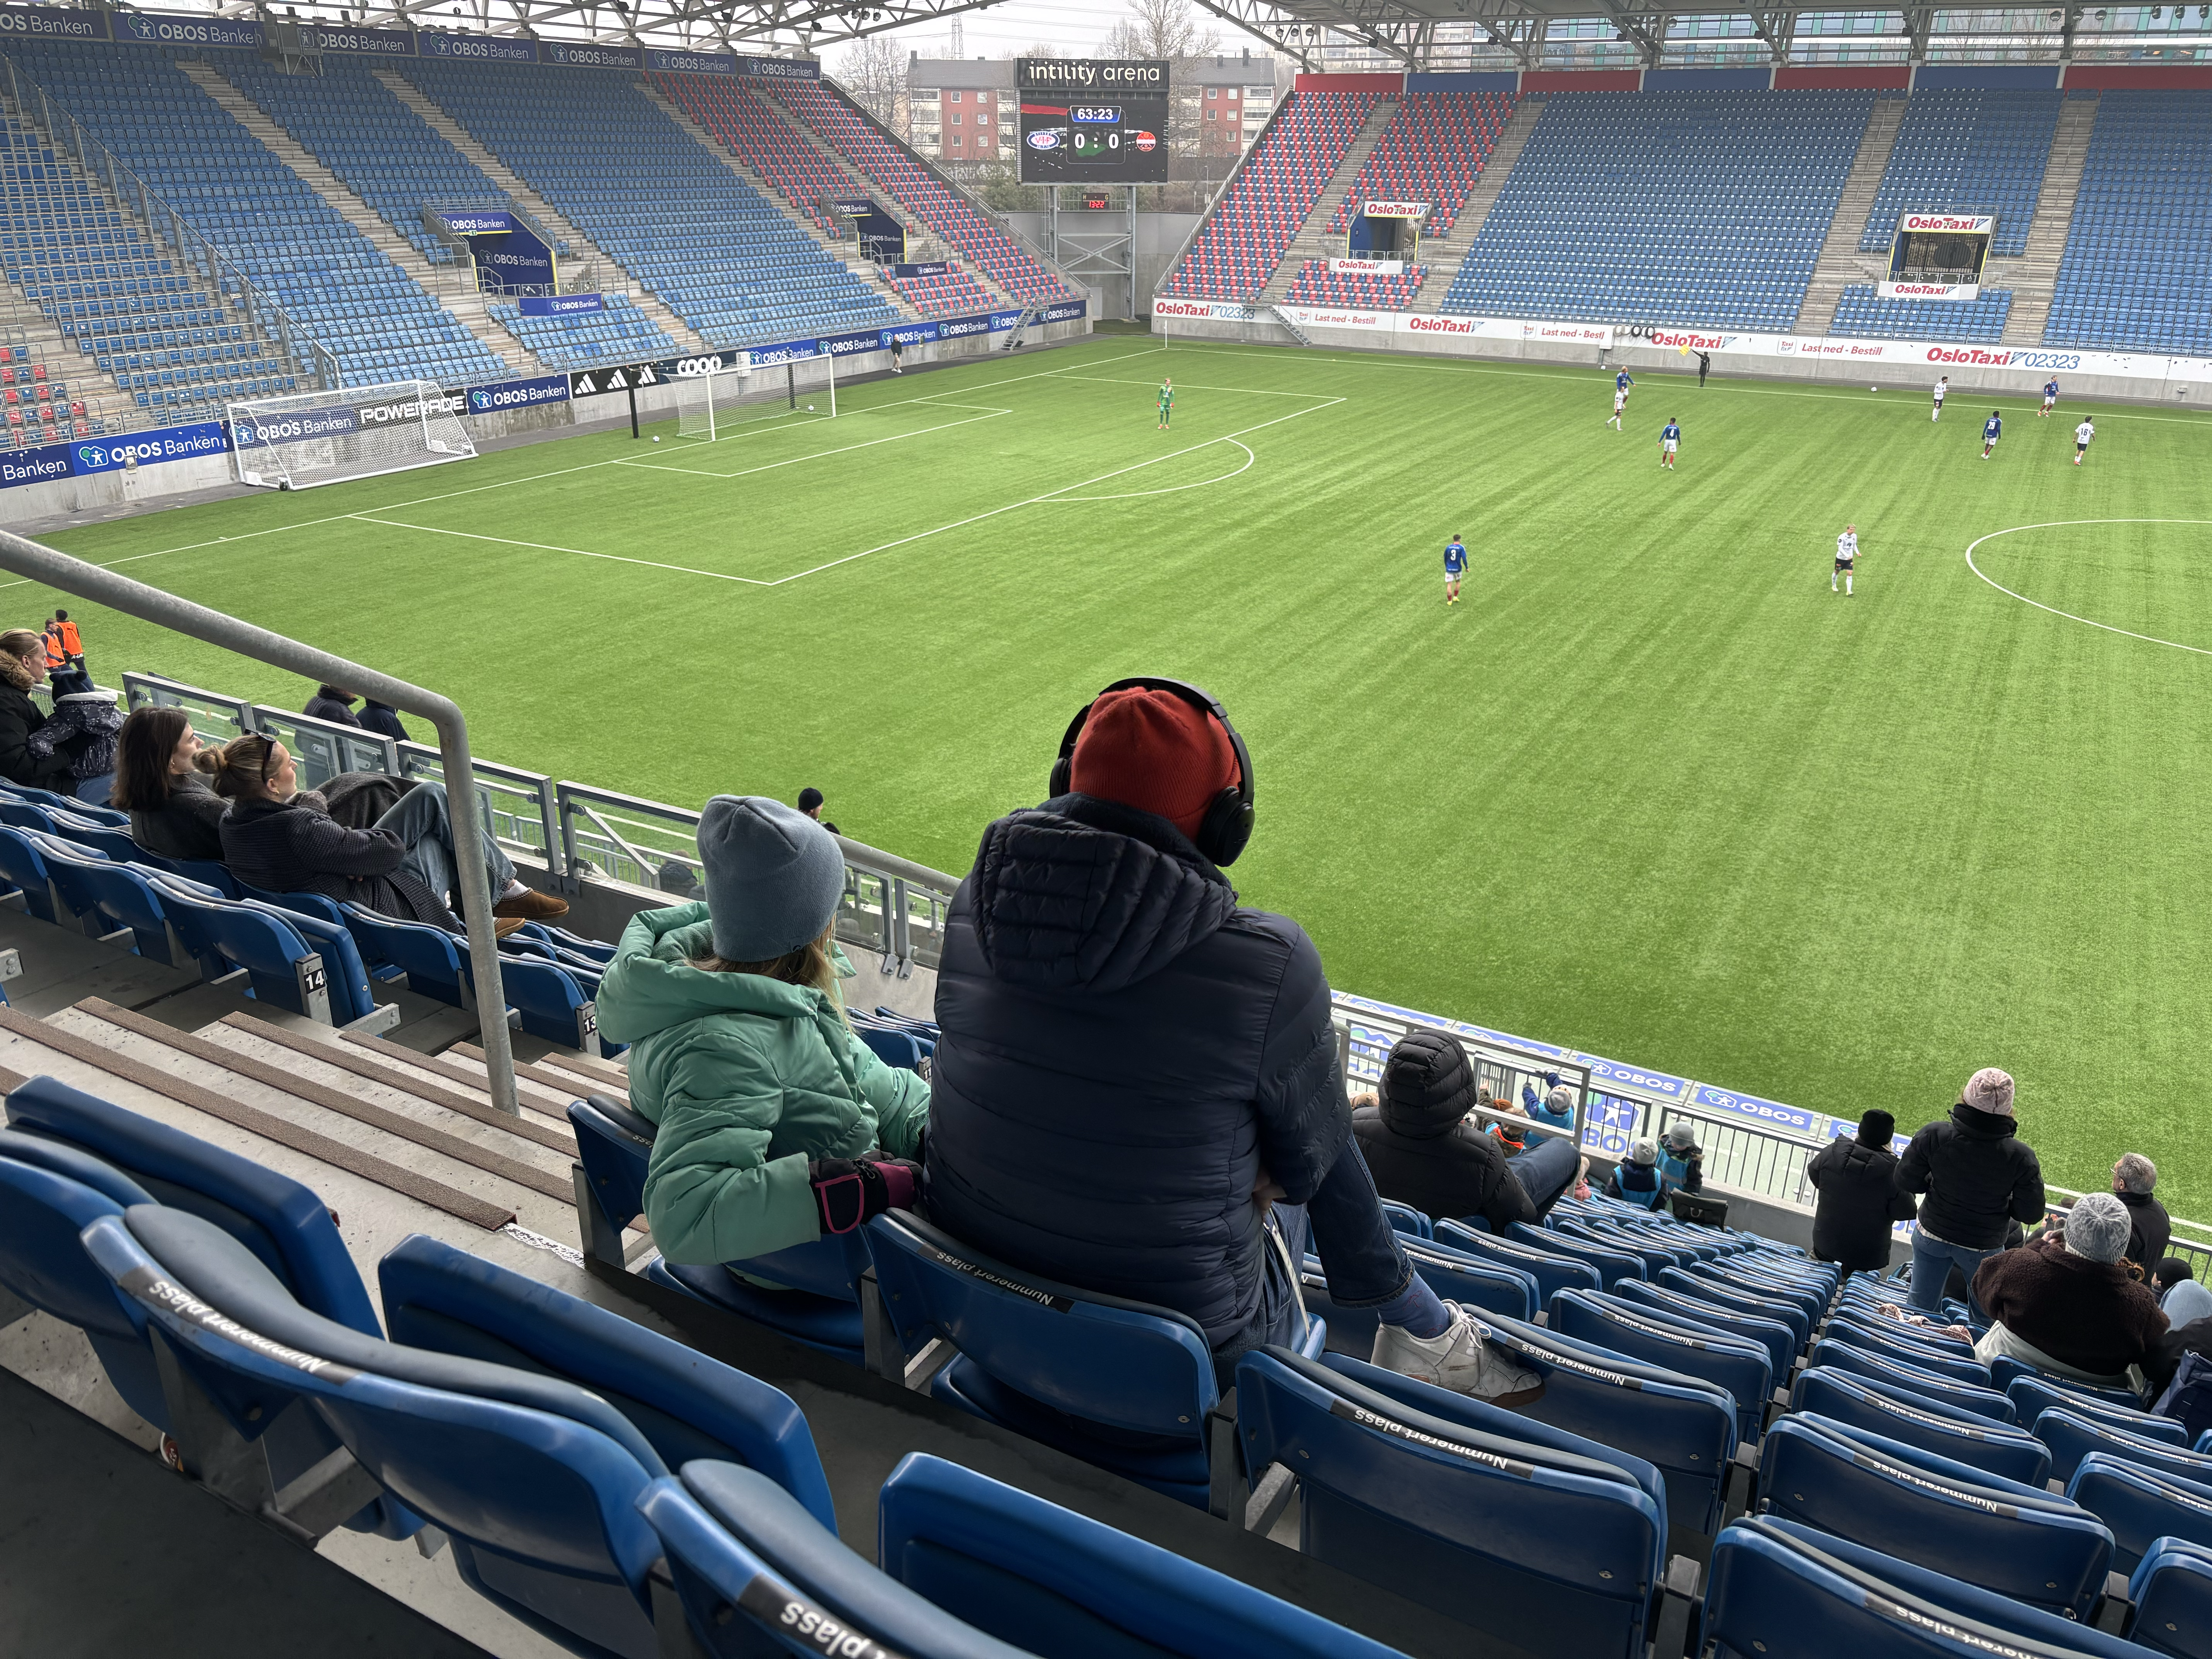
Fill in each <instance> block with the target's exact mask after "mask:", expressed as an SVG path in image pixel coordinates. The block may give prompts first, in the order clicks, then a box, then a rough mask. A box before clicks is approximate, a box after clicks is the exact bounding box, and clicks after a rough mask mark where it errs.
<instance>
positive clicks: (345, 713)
mask: <svg viewBox="0 0 2212 1659" xmlns="http://www.w3.org/2000/svg"><path fill="white" fill-rule="evenodd" d="M355 702H356V698H355V696H354V695H353V693H352V692H350V691H349V690H346V689H345V688H344V687H343V686H339V685H319V686H317V687H316V688H315V695H314V696H312V697H310V698H308V699H307V707H306V708H303V709H301V711H300V712H301V714H305V715H307V717H308V718H309V719H311V720H328V721H329V722H330V723H331V725H333V726H359V725H360V724H361V722H360V720H356V718H355V717H354V712H353V706H354V703H355Z"/></svg>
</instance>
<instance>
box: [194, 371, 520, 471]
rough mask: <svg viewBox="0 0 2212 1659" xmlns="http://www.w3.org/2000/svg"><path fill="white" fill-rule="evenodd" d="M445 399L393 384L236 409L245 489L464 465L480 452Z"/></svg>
mask: <svg viewBox="0 0 2212 1659" xmlns="http://www.w3.org/2000/svg"><path fill="white" fill-rule="evenodd" d="M446 404H447V398H446V395H445V394H444V393H443V392H441V391H440V390H439V389H438V388H437V387H436V386H434V385H432V384H431V383H430V382H429V381H428V380H388V381H386V382H385V383H383V384H382V385H380V386H344V387H342V388H340V389H339V390H337V391H335V392H301V393H299V394H297V395H295V396H293V397H289V398H254V399H252V400H251V401H249V402H246V403H235V404H231V405H230V409H229V414H230V437H231V449H232V453H233V456H234V459H235V462H236V465H237V467H238V481H239V482H240V483H246V484H260V485H262V486H264V487H265V488H267V489H310V488H312V487H313V486H314V485H316V484H326V483H344V482H345V481H346V480H347V479H349V478H374V477H376V476H377V475H378V474H380V473H384V472H398V471H404V470H405V469H406V468H408V467H414V466H435V465H438V464H439V463H440V462H441V461H465V460H467V459H470V458H471V457H472V456H474V455H475V453H477V447H476V445H475V443H474V442H473V441H471V439H470V437H469V433H468V428H466V427H465V426H464V425H462V424H461V417H460V416H459V415H458V414H453V413H449V412H448V411H447V407H446Z"/></svg>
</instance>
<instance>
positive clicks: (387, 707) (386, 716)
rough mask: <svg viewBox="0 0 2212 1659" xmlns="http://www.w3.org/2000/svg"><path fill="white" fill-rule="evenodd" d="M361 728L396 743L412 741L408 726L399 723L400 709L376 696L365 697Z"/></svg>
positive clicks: (360, 718) (363, 699)
mask: <svg viewBox="0 0 2212 1659" xmlns="http://www.w3.org/2000/svg"><path fill="white" fill-rule="evenodd" d="M359 721H360V725H361V729H362V731H364V732H375V733H377V734H378V735H379V736H380V737H386V738H391V739H392V742H394V743H411V742H413V741H414V739H413V738H410V737H409V736H408V735H407V728H406V727H405V726H402V725H401V724H400V723H399V711H398V709H396V708H393V707H392V705H391V704H390V703H388V702H377V700H376V699H375V698H374V697H363V698H362V702H361V714H360V716H359Z"/></svg>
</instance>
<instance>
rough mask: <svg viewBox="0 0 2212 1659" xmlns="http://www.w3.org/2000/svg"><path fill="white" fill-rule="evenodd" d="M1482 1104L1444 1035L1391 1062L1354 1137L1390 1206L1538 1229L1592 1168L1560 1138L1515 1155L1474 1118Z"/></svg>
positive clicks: (1416, 1036)
mask: <svg viewBox="0 0 2212 1659" xmlns="http://www.w3.org/2000/svg"><path fill="white" fill-rule="evenodd" d="M1474 1096H1475V1086H1474V1066H1472V1065H1470V1064H1469V1063H1468V1058H1467V1050H1466V1049H1465V1048H1462V1047H1461V1046H1460V1045H1459V1044H1458V1043H1457V1042H1454V1041H1453V1040H1452V1039H1451V1038H1449V1037H1448V1036H1445V1035H1444V1034H1443V1032H1441V1031H1431V1030H1413V1031H1408V1032H1407V1034H1406V1035H1405V1036H1402V1037H1400V1038H1399V1039H1398V1041H1397V1042H1395V1044H1393V1045H1392V1047H1391V1049H1390V1056H1389V1059H1388V1060H1384V1061H1383V1086H1382V1088H1381V1089H1380V1090H1378V1091H1376V1093H1375V1094H1372V1095H1361V1096H1358V1097H1356V1098H1355V1099H1354V1100H1353V1101H1352V1138H1353V1139H1355V1140H1357V1141H1358V1143H1359V1150H1360V1152H1362V1153H1363V1154H1364V1155H1365V1157H1366V1159H1367V1168H1368V1170H1370V1172H1371V1173H1372V1174H1373V1176H1374V1177H1375V1187H1376V1191H1378V1192H1380V1193H1381V1194H1383V1197H1385V1198H1392V1199H1395V1200H1398V1202H1400V1203H1401V1204H1410V1205H1412V1206H1413V1207H1414V1208H1415V1209H1417V1210H1419V1211H1420V1212H1422V1213H1423V1214H1424V1215H1430V1216H1458V1217H1469V1216H1480V1217H1481V1218H1482V1220H1483V1222H1484V1223H1485V1225H1487V1226H1488V1227H1489V1229H1490V1231H1492V1232H1493V1233H1502V1232H1504V1231H1505V1230H1506V1229H1507V1228H1508V1227H1510V1226H1511V1225H1513V1224H1514V1223H1515V1222H1516V1221H1525V1222H1528V1223H1529V1224H1530V1225H1534V1223H1536V1222H1537V1221H1539V1220H1540V1219H1541V1218H1542V1217H1543V1215H1544V1213H1545V1212H1547V1211H1548V1210H1549V1209H1550V1208H1551V1207H1552V1206H1553V1205H1554V1204H1556V1203H1557V1202H1559V1194H1562V1193H1564V1192H1565V1191H1566V1190H1567V1188H1570V1187H1571V1186H1574V1185H1576V1184H1577V1182H1580V1181H1581V1179H1582V1176H1583V1171H1584V1170H1586V1169H1587V1168H1588V1167H1589V1166H1588V1164H1587V1163H1586V1161H1585V1160H1584V1159H1583V1157H1582V1156H1581V1154H1580V1153H1578V1152H1576V1150H1575V1146H1574V1143H1573V1142H1572V1141H1571V1140H1569V1139H1565V1138H1564V1137H1562V1136H1559V1135H1533V1136H1531V1137H1530V1138H1531V1139H1534V1141H1535V1143H1536V1144H1535V1145H1534V1146H1533V1147H1531V1148H1530V1149H1529V1150H1528V1151H1527V1152H1523V1153H1522V1154H1521V1155H1520V1156H1519V1157H1517V1158H1509V1157H1507V1156H1506V1155H1505V1152H1504V1149H1503V1147H1502V1146H1501V1145H1500V1143H1499V1141H1498V1139H1497V1138H1496V1137H1494V1136H1492V1135H1489V1134H1486V1133H1484V1132H1483V1125H1482V1121H1481V1120H1480V1118H1477V1117H1474V1116H1472V1115H1470V1114H1471V1112H1472V1111H1473V1109H1474Z"/></svg>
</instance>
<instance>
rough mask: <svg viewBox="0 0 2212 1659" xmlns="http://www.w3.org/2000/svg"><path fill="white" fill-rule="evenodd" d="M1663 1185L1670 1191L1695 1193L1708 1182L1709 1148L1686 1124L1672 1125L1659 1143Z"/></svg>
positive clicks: (1659, 1167) (1659, 1166) (1661, 1182)
mask: <svg viewBox="0 0 2212 1659" xmlns="http://www.w3.org/2000/svg"><path fill="white" fill-rule="evenodd" d="M1657 1167H1658V1170H1659V1184H1660V1185H1661V1187H1662V1188H1664V1189H1665V1190H1666V1191H1668V1192H1670V1193H1674V1192H1682V1193H1694V1192H1696V1191H1697V1190H1698V1189H1699V1188H1701V1187H1703V1186H1704V1185H1705V1148H1704V1147H1702V1146H1699V1145H1698V1132H1697V1131H1696V1130H1695V1129H1693V1128H1692V1127H1690V1126H1689V1125H1688V1124H1686V1123H1674V1124H1671V1125H1669V1126H1668V1130H1667V1133H1666V1134H1665V1135H1664V1136H1663V1137H1662V1138H1661V1139H1660V1142H1659V1163H1658V1166H1657Z"/></svg>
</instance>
